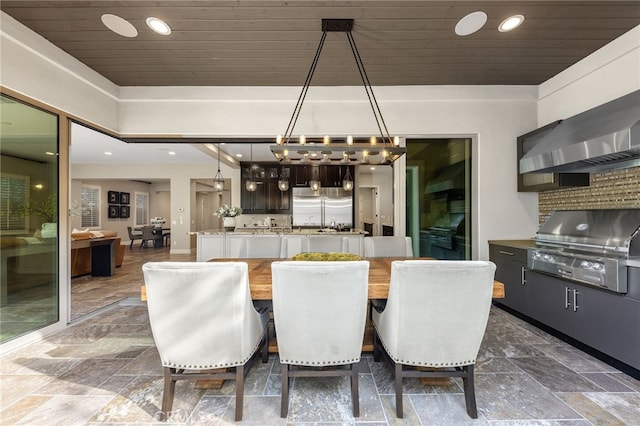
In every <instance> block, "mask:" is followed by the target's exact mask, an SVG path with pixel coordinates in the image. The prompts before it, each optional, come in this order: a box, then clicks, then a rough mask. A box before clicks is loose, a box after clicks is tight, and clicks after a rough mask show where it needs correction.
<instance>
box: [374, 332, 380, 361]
mask: <svg viewBox="0 0 640 426" xmlns="http://www.w3.org/2000/svg"><path fill="white" fill-rule="evenodd" d="M380 354H381V352H380V336H378V332H377V331H376V329H375V327H374V329H373V361H374V362H380Z"/></svg>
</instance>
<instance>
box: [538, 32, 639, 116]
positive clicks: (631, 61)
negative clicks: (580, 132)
mask: <svg viewBox="0 0 640 426" xmlns="http://www.w3.org/2000/svg"><path fill="white" fill-rule="evenodd" d="M639 89H640V25H638V26H637V27H635V28H634V29H632V30H631V31H628V32H627V33H625V34H623V35H622V36H620V37H618V38H617V39H615V40H613V41H612V42H611V43H609V44H607V45H606V46H604V47H603V48H602V49H600V50H598V51H596V52H594V53H593V54H591V55H589V56H587V57H586V58H584V59H582V60H581V61H579V62H578V63H576V64H575V65H574V66H572V67H571V68H568V69H567V70H565V71H563V72H561V73H559V74H558V75H556V76H554V77H553V78H550V79H549V80H547V81H545V82H544V83H542V84H541V85H540V86H539V91H538V125H539V126H543V125H545V124H548V123H550V122H552V121H555V120H560V119H565V118H569V117H571V116H573V115H576V114H579V113H581V112H583V111H586V110H588V109H591V108H593V107H596V106H598V105H602V104H604V103H606V102H609V101H611V100H614V99H616V98H619V97H621V96H624V95H626V94H628V93H631V92H633V91H636V90H639Z"/></svg>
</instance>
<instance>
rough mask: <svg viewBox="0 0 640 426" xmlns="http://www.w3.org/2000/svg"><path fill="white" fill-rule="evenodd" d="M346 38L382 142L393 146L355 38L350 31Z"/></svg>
mask: <svg viewBox="0 0 640 426" xmlns="http://www.w3.org/2000/svg"><path fill="white" fill-rule="evenodd" d="M347 40H349V46H351V52H352V53H353V57H354V59H355V60H356V65H357V66H358V71H359V72H360V78H361V79H362V85H363V86H364V89H365V92H367V97H368V98H369V104H370V105H371V109H372V110H373V115H374V117H375V119H376V124H377V125H378V130H380V136H381V137H382V141H383V143H387V142H388V143H389V144H390V145H391V146H393V141H392V140H391V135H390V134H389V130H388V129H387V124H386V123H385V122H384V118H383V117H382V112H381V111H380V106H379V105H378V100H377V99H376V95H375V94H374V93H373V88H372V87H371V82H370V81H369V76H368V75H367V71H366V70H365V68H364V63H363V62H362V57H360V51H359V50H358V46H357V45H356V40H355V39H354V38H353V34H351V31H347ZM383 128H384V131H383Z"/></svg>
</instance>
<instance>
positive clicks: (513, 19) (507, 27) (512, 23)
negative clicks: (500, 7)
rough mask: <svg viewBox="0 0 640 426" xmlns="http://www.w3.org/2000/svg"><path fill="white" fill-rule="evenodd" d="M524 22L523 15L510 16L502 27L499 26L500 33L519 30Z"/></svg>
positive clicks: (502, 23)
mask: <svg viewBox="0 0 640 426" xmlns="http://www.w3.org/2000/svg"><path fill="white" fill-rule="evenodd" d="M523 22H524V16H523V15H513V16H509V17H508V18H507V19H505V20H504V21H502V22H501V23H500V25H499V26H498V31H500V32H501V33H506V32H507V31H511V30H513V29H516V28H518V27H519V26H520V24H522V23H523Z"/></svg>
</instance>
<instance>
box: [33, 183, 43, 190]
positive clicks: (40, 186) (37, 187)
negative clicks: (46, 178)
mask: <svg viewBox="0 0 640 426" xmlns="http://www.w3.org/2000/svg"><path fill="white" fill-rule="evenodd" d="M33 187H34V188H36V189H42V188H44V185H43V184H41V183H36V184H35V185H33Z"/></svg>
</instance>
